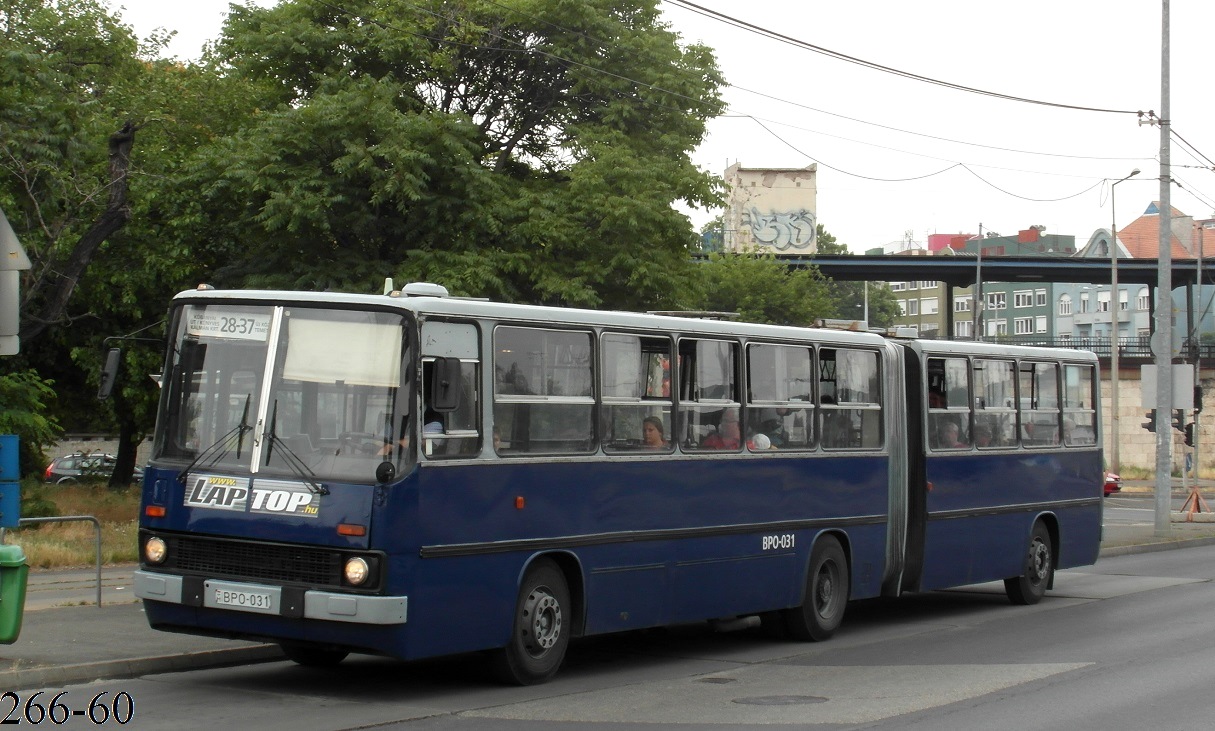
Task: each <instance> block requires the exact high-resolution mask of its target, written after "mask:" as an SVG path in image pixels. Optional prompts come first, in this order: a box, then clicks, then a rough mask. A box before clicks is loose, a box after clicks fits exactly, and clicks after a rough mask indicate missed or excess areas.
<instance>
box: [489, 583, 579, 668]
mask: <svg viewBox="0 0 1215 731" xmlns="http://www.w3.org/2000/svg"><path fill="white" fill-rule="evenodd" d="M569 612H570V591H569V587H568V585H567V584H566V581H565V575H564V574H562V573H561V570H560V569H558V568H557V565H556V564H554V563H553V562H552V561H550V560H548V559H540V560H538V561H536V562H535V563H534V564H533V565H532V566H531V568H529V569H528V570H527V573H526V574H525V575H524V577H523V584H522V585H521V586H520V587H519V597H518V599H517V600H516V601H515V613H514V617H513V618H512V619H511V636H510V639H509V640H508V641H507V643H506V646H505V647H503V648H501V649H500V650H498V651H496V652H495V653H494V661H493V670H494V675H496V676H497V678H498V679H499V680H501V681H502V682H504V683H509V684H512V685H538V684H540V683H544V682H546V681H548V680H549V679H550V678H552V677H553V676H554V675H556V674H557V670H558V669H560V667H561V662H562V660H564V659H565V651H566V648H568V647H569V642H570V628H571V625H570V615H569Z"/></svg>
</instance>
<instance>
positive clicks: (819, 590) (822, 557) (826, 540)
mask: <svg viewBox="0 0 1215 731" xmlns="http://www.w3.org/2000/svg"><path fill="white" fill-rule="evenodd" d="M848 592H849V576H848V558H847V557H846V556H845V555H844V549H843V548H842V547H841V546H840V542H839V539H837V538H836V537H835V536H823V537H822V538H819V539H818V540H817V541H816V542H815V544H814V550H813V551H811V552H810V569H809V570H808V571H807V572H806V593H805V599H804V600H803V602H802V605H801V606H800V607H794V608H792V609H786V610H785V627H786V628H787V629H788V630H789V634H790V635H792V636H793V637H794V639H798V640H802V641H803V642H806V641H814V642H822V641H823V640H827V639H830V638H831V635H833V634H835V630H836V629H838V628H839V626H840V623H841V622H843V621H844V609H845V608H846V607H847V605H848Z"/></svg>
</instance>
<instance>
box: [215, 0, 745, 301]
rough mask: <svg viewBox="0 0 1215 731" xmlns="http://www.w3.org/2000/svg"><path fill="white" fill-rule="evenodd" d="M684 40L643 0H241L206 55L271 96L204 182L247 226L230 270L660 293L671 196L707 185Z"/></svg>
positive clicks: (712, 95)
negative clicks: (273, 0) (260, 0)
mask: <svg viewBox="0 0 1215 731" xmlns="http://www.w3.org/2000/svg"><path fill="white" fill-rule="evenodd" d="M676 40H677V39H676V36H675V35H674V34H673V33H672V32H671V31H670V30H668V29H667V28H665V27H664V26H663V25H662V23H661V22H660V20H659V13H658V10H657V7H656V4H655V3H654V2H653V1H652V0H631V1H628V2H616V1H614V0H612V1H609V0H591V1H588V2H578V3H570V2H560V1H558V0H514V1H513V2H508V3H499V2H489V1H488V0H486V1H482V0H466V1H464V2H450V1H439V0H427V1H425V2H420V3H419V2H404V1H403V0H387V1H377V2H371V1H369V0H368V1H363V2H348V3H343V4H342V5H341V6H340V7H339V6H336V5H333V4H330V3H324V2H314V1H311V0H298V1H297V2H287V3H283V4H281V5H279V6H277V7H275V8H273V9H268V10H263V9H256V8H239V7H236V6H234V7H233V14H232V15H231V16H230V18H229V21H228V23H227V25H226V26H225V30H224V35H223V38H222V39H221V41H220V42H219V43H218V44H217V46H216V48H215V49H214V53H213V55H212V57H211V63H212V65H213V68H214V69H215V71H216V73H219V74H223V75H225V76H227V77H229V78H242V79H245V80H248V81H249V82H251V83H253V82H256V83H258V84H261V85H262V89H263V90H264V97H263V104H262V111H260V112H259V113H258V114H257V115H256V116H255V117H254V118H252V119H251V120H250V122H249V124H247V125H246V126H244V127H243V128H242V129H240V130H239V131H237V132H235V133H234V134H232V135H230V136H227V137H224V138H222V139H219V140H217V141H216V143H215V144H214V145H212V146H210V148H209V150H208V152H207V157H206V160H205V162H206V166H205V168H200V170H199V171H198V176H199V179H198V185H197V186H194V187H195V189H197V190H201V191H202V192H203V196H204V201H203V202H204V206H205V207H207V208H209V209H211V210H217V211H218V210H224V211H229V212H231V214H232V215H234V216H235V217H237V218H238V219H240V220H242V221H244V222H246V223H247V224H252V226H251V227H249V226H247V227H246V228H245V229H244V231H243V233H244V241H243V242H242V246H241V247H240V248H239V249H233V251H232V252H231V254H232V257H231V259H230V260H229V264H228V266H227V267H225V268H224V269H223V270H222V271H221V272H219V273H218V274H219V275H220V278H221V282H224V283H226V282H237V283H241V284H248V285H255V286H286V287H304V288H337V289H359V290H364V291H365V290H366V289H368V288H369V287H373V286H375V283H376V282H377V281H382V278H383V277H384V276H385V275H393V276H395V277H397V278H398V279H403V280H409V279H430V280H434V281H440V282H443V283H444V284H446V285H448V287H449V288H450V289H452V290H454V291H455V292H457V293H462V294H472V295H480V296H489V297H493V298H498V299H505V300H513V301H527V302H547V303H567V304H578V305H583V306H592V307H597V306H611V307H620V308H641V307H651V306H654V305H656V304H664V303H666V302H668V301H669V297H670V295H669V293H670V292H671V291H673V290H675V289H678V288H679V286H680V285H679V283H680V281H681V280H684V279H686V278H687V277H688V276H690V264H689V262H688V253H689V250H690V247H692V246H693V245H694V237H693V235H692V232H691V227H690V224H689V222H688V220H687V218H686V217H685V216H684V215H682V214H680V213H678V212H676V211H674V210H673V208H672V205H671V204H672V203H673V202H675V201H684V202H686V203H689V204H691V205H710V204H712V203H714V202H716V195H717V190H716V188H715V187H714V184H713V180H712V178H711V177H710V176H708V175H707V174H705V173H702V172H700V171H698V170H697V169H696V168H695V166H694V165H692V163H691V161H690V159H689V153H690V152H691V150H692V149H694V148H695V146H696V145H697V144H698V143H699V141H700V139H701V137H702V136H703V134H704V124H705V120H706V119H708V118H709V117H712V116H714V115H715V114H717V113H718V112H719V111H720V110H721V108H722V106H721V102H720V101H719V100H718V98H717V88H718V86H719V85H720V83H721V80H720V78H719V74H718V71H717V69H716V67H715V64H714V62H713V59H712V56H711V55H710V53H709V52H708V50H707V49H705V48H704V47H701V46H690V47H686V48H684V47H680V46H679V45H678V43H677V42H676Z"/></svg>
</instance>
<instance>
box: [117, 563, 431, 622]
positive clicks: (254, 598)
mask: <svg viewBox="0 0 1215 731" xmlns="http://www.w3.org/2000/svg"><path fill="white" fill-rule="evenodd" d="M134 588H135V596H136V597H138V598H139V599H147V600H151V601H156V602H167V603H169V604H185V605H188V606H196V607H207V608H209V609H224V610H229V611H237V612H250V613H254V614H269V615H274V616H281V617H302V618H305V619H321V620H328V621H330V622H352V623H356V624H405V616H406V612H407V609H408V606H409V597H404V596H364V595H362V594H340V593H337V592H332V591H319V590H316V589H308V590H304V591H302V592H301V591H297V590H292V589H287V588H284V587H281V586H270V585H265V584H250V583H245V582H237V581H219V580H216V579H195V578H187V577H183V576H175V575H173V574H158V573H154V572H151V571H144V570H142V569H140V570H136V571H135V587H134Z"/></svg>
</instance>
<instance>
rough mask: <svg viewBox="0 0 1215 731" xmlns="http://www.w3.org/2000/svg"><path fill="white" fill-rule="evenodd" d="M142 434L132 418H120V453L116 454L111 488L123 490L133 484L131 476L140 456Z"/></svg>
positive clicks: (111, 476)
mask: <svg viewBox="0 0 1215 731" xmlns="http://www.w3.org/2000/svg"><path fill="white" fill-rule="evenodd" d="M141 436H142V434H141V433H140V432H139V431H137V430H136V428H135V422H134V421H133V420H132V419H130V418H127V417H122V418H120V419H119V424H118V454H116V455H114V457H115V459H116V460H117V461H116V462H115V464H114V474H112V475H110V489H111V490H122V489H125V488H126V487H127V485H130V484H131V476H132V475H133V474H135V462H136V460H137V459H138V456H139V441H140V437H141Z"/></svg>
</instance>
